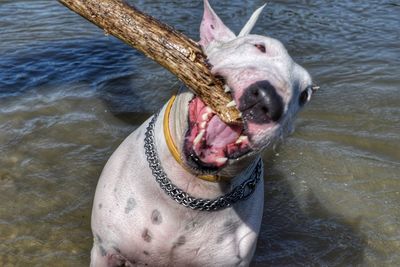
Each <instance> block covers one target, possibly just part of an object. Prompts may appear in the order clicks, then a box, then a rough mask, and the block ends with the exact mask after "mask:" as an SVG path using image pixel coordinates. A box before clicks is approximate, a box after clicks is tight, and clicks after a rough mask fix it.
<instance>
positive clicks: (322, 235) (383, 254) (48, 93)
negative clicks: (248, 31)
mask: <svg viewBox="0 0 400 267" xmlns="http://www.w3.org/2000/svg"><path fill="white" fill-rule="evenodd" d="M131 2H132V3H134V4H135V5H136V6H137V7H139V8H140V9H142V10H144V11H146V12H148V13H150V14H152V15H153V16H155V17H157V18H159V19H160V20H162V21H164V22H167V23H168V24H170V25H172V26H174V27H175V28H177V29H178V30H181V31H183V32H185V33H186V34H188V35H189V36H191V37H192V38H194V39H196V40H197V39H198V38H197V36H198V25H199V23H200V19H201V13H202V8H201V2H200V1H131ZM217 2H218V5H217V6H216V7H215V9H216V11H217V13H218V14H220V15H221V17H222V18H223V19H224V20H225V22H226V24H227V25H229V26H231V27H232V28H233V29H234V30H235V31H236V32H237V31H239V30H240V27H241V26H242V25H243V23H244V22H245V20H246V18H248V17H249V16H250V14H251V12H252V11H253V10H254V9H255V8H256V7H258V6H260V5H261V4H263V3H264V1H247V0H246V1H226V0H221V1H217ZM214 3H216V2H215V1H214ZM214 5H215V4H214ZM398 14H400V5H399V4H398V3H397V2H396V1H394V0H391V1H389V0H385V1H375V0H369V1H364V2H360V1H358V2H354V1H326V0H325V1H323V0H317V1H273V2H270V3H269V4H268V7H267V8H266V11H265V12H264V14H263V16H262V18H261V20H260V22H259V24H258V26H257V27H256V29H255V31H254V32H255V33H258V34H268V35H270V36H272V37H275V38H277V39H279V40H281V41H282V42H283V43H284V44H285V45H286V47H287V48H288V50H289V52H290V54H291V55H292V56H293V57H294V59H295V60H296V61H297V62H299V63H300V64H302V65H303V66H305V67H306V68H307V69H308V70H309V71H310V73H311V74H312V75H313V77H314V79H315V80H316V82H317V83H318V84H319V85H320V86H321V87H322V89H321V90H320V92H318V94H317V95H316V96H315V97H314V99H313V101H312V102H311V103H310V104H309V105H308V106H307V108H306V109H305V110H304V111H303V112H302V113H301V115H300V116H299V118H298V120H297V123H296V132H295V133H294V134H293V135H292V136H291V137H290V138H288V139H287V140H286V141H285V143H284V144H282V145H281V146H279V147H278V148H276V149H275V150H274V151H271V152H268V153H266V154H265V160H266V163H267V164H266V166H267V167H266V171H267V173H266V177H265V181H266V187H265V190H266V201H265V211H264V219H263V225H262V230H261V235H260V241H259V244H258V248H257V251H256V255H255V257H254V261H253V265H254V266H287V265H290V266H294V265H296V266H297V265H303V266H319V265H326V266H346V265H347V266H349V265H362V266H399V265H400V222H399V218H400V208H399V205H400V88H399V84H400V69H399V63H400V45H399V40H400V31H399V29H400V20H399V19H398ZM177 85H178V83H177V81H176V79H175V78H174V77H173V76H172V75H170V74H168V73H167V72H166V71H164V70H163V69H161V68H160V67H159V66H157V65H156V64H155V63H152V62H151V61H150V60H148V59H146V58H144V57H143V56H141V55H140V54H138V53H137V52H135V51H134V50H132V49H131V48H129V47H128V46H126V45H124V44H122V43H121V42H119V41H118V40H115V39H114V38H112V37H110V36H106V35H105V34H104V33H103V32H102V31H101V30H99V29H98V28H96V27H95V26H92V25H91V24H90V23H88V22H86V21H85V20H84V19H81V18H80V17H78V16H77V15H75V14H73V13H72V12H70V11H69V10H67V9H66V8H64V7H63V6H61V5H59V4H58V3H57V2H56V1H50V0H48V1H36V0H35V1H20V0H18V1H4V0H3V1H0V151H1V154H0V203H1V205H0V265H1V266H87V265H88V263H89V251H90V247H91V243H92V236H91V232H90V212H91V202H92V198H93V194H94V190H95V186H96V183H97V179H98V176H99V174H100V172H101V169H102V167H103V166H104V164H105V162H106V160H107V159H108V157H109V156H110V154H111V153H112V151H113V150H114V149H115V148H116V147H117V146H118V144H119V143H120V142H121V141H122V140H123V139H124V138H125V137H126V136H127V135H128V134H129V133H130V132H132V131H133V130H134V129H135V128H136V127H137V126H138V125H140V124H141V122H143V121H144V120H145V119H146V118H147V117H148V116H149V115H150V114H151V113H153V112H154V111H155V110H157V109H158V108H159V107H161V106H162V104H163V103H165V101H166V100H167V99H168V98H169V96H170V95H171V92H172V91H173V90H175V89H176V87H177ZM155 89H157V90H155Z"/></svg>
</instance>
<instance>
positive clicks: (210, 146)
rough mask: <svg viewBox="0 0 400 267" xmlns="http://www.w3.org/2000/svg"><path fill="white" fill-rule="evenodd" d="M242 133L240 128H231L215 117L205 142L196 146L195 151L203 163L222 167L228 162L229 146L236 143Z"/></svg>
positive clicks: (207, 129) (209, 126) (207, 130)
mask: <svg viewBox="0 0 400 267" xmlns="http://www.w3.org/2000/svg"><path fill="white" fill-rule="evenodd" d="M240 133H241V129H240V127H235V126H229V125H227V124H225V123H224V122H222V121H221V120H220V118H219V117H218V116H216V115H215V116H213V117H212V118H211V120H210V121H209V123H208V125H207V128H206V134H205V142H204V143H202V144H200V143H199V144H198V145H195V147H194V151H195V153H196V154H197V155H198V157H199V158H200V160H201V161H202V162H204V163H206V164H210V165H212V166H215V167H221V166H223V165H224V164H225V163H226V161H227V160H228V158H227V157H228V156H227V155H226V151H227V146H228V145H229V144H231V143H234V142H235V141H236V140H237V139H238V137H239V136H240Z"/></svg>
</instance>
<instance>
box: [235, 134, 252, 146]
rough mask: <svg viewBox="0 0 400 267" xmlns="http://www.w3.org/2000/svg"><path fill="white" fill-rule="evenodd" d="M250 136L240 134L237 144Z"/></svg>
mask: <svg viewBox="0 0 400 267" xmlns="http://www.w3.org/2000/svg"><path fill="white" fill-rule="evenodd" d="M248 139H249V138H248V137H247V136H245V135H241V136H239V138H238V139H237V140H236V142H235V144H241V143H242V142H243V141H247V140H248Z"/></svg>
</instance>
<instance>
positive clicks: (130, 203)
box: [125, 198, 136, 214]
mask: <svg viewBox="0 0 400 267" xmlns="http://www.w3.org/2000/svg"><path fill="white" fill-rule="evenodd" d="M135 207H136V200H135V199H134V198H129V199H128V201H127V202H126V207H125V214H128V213H129V212H131V211H132V210H133V209H134V208H135Z"/></svg>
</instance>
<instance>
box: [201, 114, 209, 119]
mask: <svg viewBox="0 0 400 267" xmlns="http://www.w3.org/2000/svg"><path fill="white" fill-rule="evenodd" d="M207 119H208V113H204V114H203V115H201V120H202V121H206V120H207Z"/></svg>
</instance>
